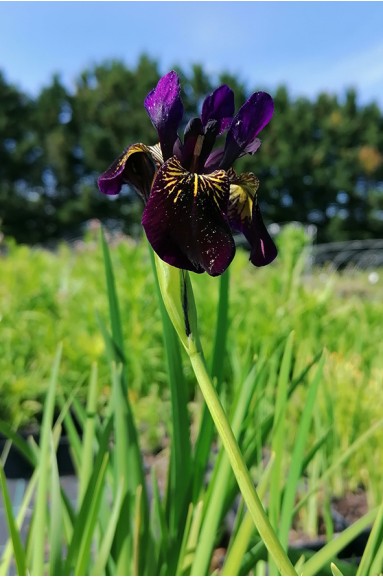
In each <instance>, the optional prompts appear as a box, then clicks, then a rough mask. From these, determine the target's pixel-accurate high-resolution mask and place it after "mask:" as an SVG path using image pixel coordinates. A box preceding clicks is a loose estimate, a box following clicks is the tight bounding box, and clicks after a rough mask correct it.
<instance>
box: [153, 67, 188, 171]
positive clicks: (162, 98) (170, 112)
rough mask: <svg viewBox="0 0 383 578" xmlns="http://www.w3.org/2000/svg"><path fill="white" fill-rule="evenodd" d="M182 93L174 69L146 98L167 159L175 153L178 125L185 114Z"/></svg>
mask: <svg viewBox="0 0 383 578" xmlns="http://www.w3.org/2000/svg"><path fill="white" fill-rule="evenodd" d="M180 94H181V87H180V81H179V78H178V75H177V73H176V72H174V70H172V71H171V72H169V73H168V74H166V75H165V76H163V77H162V78H160V80H159V81H158V84H157V86H156V88H153V90H152V91H151V92H149V94H148V96H147V97H146V98H145V103H144V104H145V108H146V111H147V113H148V115H149V117H150V120H151V121H152V123H153V125H154V127H155V128H156V129H157V132H158V136H159V139H160V143H161V148H162V154H163V157H164V160H165V161H166V160H167V159H168V158H170V157H171V156H172V155H173V146H174V143H175V142H176V139H177V130H178V126H179V124H180V122H181V120H182V116H183V110H184V109H183V104H182V100H181V96H180Z"/></svg>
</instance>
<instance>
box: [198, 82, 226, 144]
mask: <svg viewBox="0 0 383 578" xmlns="http://www.w3.org/2000/svg"><path fill="white" fill-rule="evenodd" d="M233 115H234V92H233V91H232V90H231V88H229V87H228V86H227V85H226V84H223V85H222V86H220V87H219V88H217V89H216V90H215V91H214V92H213V93H212V94H210V95H209V96H207V97H206V98H205V100H204V101H203V104H202V114H201V120H202V124H203V125H204V126H206V125H207V123H208V121H209V120H216V121H217V122H218V134H221V133H222V132H223V131H224V130H226V129H227V128H228V127H229V126H230V123H231V121H232V119H233Z"/></svg>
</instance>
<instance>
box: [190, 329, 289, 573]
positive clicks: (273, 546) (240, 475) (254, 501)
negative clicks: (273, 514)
mask: <svg viewBox="0 0 383 578" xmlns="http://www.w3.org/2000/svg"><path fill="white" fill-rule="evenodd" d="M193 345H194V343H193V341H192V339H190V341H189V349H188V354H189V357H190V362H191V364H192V367H193V370H194V374H195V376H196V378H197V381H198V384H199V386H200V388H201V391H202V394H203V396H204V398H205V402H206V404H207V406H208V408H209V411H210V414H211V417H212V418H213V421H214V423H215V426H216V428H217V430H218V434H219V437H220V439H221V441H222V444H223V446H224V448H225V450H226V452H227V454H228V458H229V460H230V464H231V467H232V468H233V472H234V475H235V477H236V479H237V482H238V486H239V489H240V491H241V494H242V497H243V499H244V501H245V503H246V505H247V508H248V510H249V513H250V515H251V517H252V520H253V522H254V524H255V527H256V528H257V530H258V532H259V535H260V537H261V539H262V540H263V542H264V544H265V546H266V548H267V549H268V551H269V552H270V554H271V556H272V557H273V559H274V562H275V564H276V566H277V568H278V570H279V571H280V573H281V575H282V576H297V573H296V571H295V569H294V567H293V565H292V564H291V562H290V560H289V558H288V556H287V554H286V552H285V551H284V550H283V548H282V546H281V543H280V542H279V540H278V537H277V535H276V534H275V532H274V530H273V528H272V526H271V524H270V521H269V519H268V517H267V515H266V512H265V510H264V509H263V506H262V503H261V501H260V499H259V497H258V494H257V492H256V490H255V487H254V484H253V481H252V479H251V477H250V474H249V470H248V469H247V466H246V463H245V461H244V459H243V456H242V454H241V451H240V449H239V447H238V444H237V441H236V439H235V437H234V434H233V432H232V429H231V427H230V424H229V422H228V419H227V417H226V414H225V412H224V410H223V408H222V405H221V402H220V400H219V397H218V395H217V393H216V391H215V389H214V386H213V384H212V382H211V379H210V377H209V375H208V373H207V371H206V366H205V363H204V361H203V358H202V355H201V353H200V352H199V351H198V349H197V347H195V345H194V347H193Z"/></svg>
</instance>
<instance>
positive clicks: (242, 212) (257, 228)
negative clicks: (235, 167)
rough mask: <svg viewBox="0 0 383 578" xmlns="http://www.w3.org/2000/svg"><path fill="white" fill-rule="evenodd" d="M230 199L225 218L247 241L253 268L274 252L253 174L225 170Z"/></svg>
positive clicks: (272, 255) (273, 255) (265, 262)
mask: <svg viewBox="0 0 383 578" xmlns="http://www.w3.org/2000/svg"><path fill="white" fill-rule="evenodd" d="M229 178H230V181H231V183H230V199H229V210H228V217H229V222H230V226H231V227H233V229H236V230H237V231H241V232H242V233H243V234H244V235H245V237H246V239H247V240H248V242H249V244H250V247H251V252H250V261H251V262H252V263H253V265H255V266H256V267H262V266H264V265H268V264H269V263H271V262H272V261H274V259H275V258H276V256H277V254H278V251H277V248H276V246H275V244H274V241H273V240H272V238H271V237H270V235H269V233H268V231H267V229H266V226H265V224H264V222H263V219H262V215H261V209H260V207H259V204H258V200H257V198H256V192H257V190H258V187H259V180H258V179H257V177H256V176H255V175H253V173H242V174H241V175H239V176H237V175H236V174H235V172H234V171H231V172H230V173H229Z"/></svg>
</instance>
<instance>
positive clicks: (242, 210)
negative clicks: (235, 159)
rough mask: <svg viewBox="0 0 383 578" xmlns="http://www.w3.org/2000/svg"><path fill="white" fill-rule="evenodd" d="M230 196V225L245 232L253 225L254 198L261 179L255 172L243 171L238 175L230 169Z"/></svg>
mask: <svg viewBox="0 0 383 578" xmlns="http://www.w3.org/2000/svg"><path fill="white" fill-rule="evenodd" d="M229 179H230V197H229V209H228V217H229V222H230V226H231V227H232V228H233V229H235V230H237V231H241V233H245V232H246V230H247V229H248V227H249V226H250V225H251V217H252V213H253V200H254V197H255V195H256V192H257V190H258V187H259V180H258V178H257V177H256V176H255V175H254V174H253V173H242V174H241V175H239V176H237V175H236V173H235V172H234V171H233V170H232V169H231V170H230V171H229Z"/></svg>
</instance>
